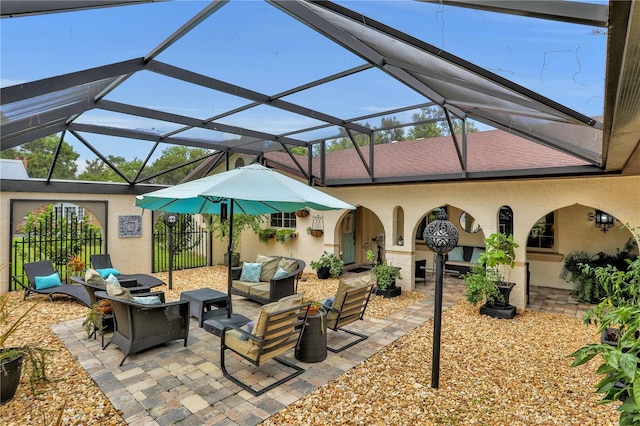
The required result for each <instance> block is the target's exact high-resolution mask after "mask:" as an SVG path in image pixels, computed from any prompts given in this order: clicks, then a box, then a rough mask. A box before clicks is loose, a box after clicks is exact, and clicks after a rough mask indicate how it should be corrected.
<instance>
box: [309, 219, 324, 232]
mask: <svg viewBox="0 0 640 426" xmlns="http://www.w3.org/2000/svg"><path fill="white" fill-rule="evenodd" d="M307 234H309V235H311V236H312V237H321V236H322V235H323V234H324V217H323V216H320V215H315V216H313V222H311V226H310V227H308V228H307Z"/></svg>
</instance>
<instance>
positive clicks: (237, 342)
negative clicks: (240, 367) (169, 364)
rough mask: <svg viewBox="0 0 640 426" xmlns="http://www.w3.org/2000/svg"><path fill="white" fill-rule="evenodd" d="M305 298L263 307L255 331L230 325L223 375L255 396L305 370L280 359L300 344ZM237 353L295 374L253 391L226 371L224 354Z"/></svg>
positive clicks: (224, 346)
mask: <svg viewBox="0 0 640 426" xmlns="http://www.w3.org/2000/svg"><path fill="white" fill-rule="evenodd" d="M308 305H310V303H307V304H302V295H298V294H294V295H292V296H287V297H284V298H282V299H280V300H279V301H277V302H272V303H269V304H266V305H263V306H262V308H261V309H260V314H259V316H258V319H257V320H256V322H255V325H254V327H253V329H252V331H248V330H246V329H245V328H241V327H238V326H235V325H227V326H225V327H224V328H223V329H222V334H221V336H220V367H221V369H222V374H223V375H224V377H226V378H227V379H229V380H231V381H232V382H233V383H235V384H237V385H238V386H240V387H241V388H242V389H244V390H246V391H248V392H250V393H251V394H252V395H256V396H257V395H261V394H263V393H265V392H267V391H269V390H271V389H273V388H275V387H276V386H280V385H281V384H283V383H285V382H287V381H289V380H291V379H293V378H294V377H296V376H298V375H300V374H302V373H303V372H304V371H305V370H304V369H303V368H301V367H299V366H297V365H295V364H293V363H291V362H289V361H288V360H286V359H284V358H282V357H280V355H284V354H285V353H287V352H289V351H290V350H292V349H295V348H296V347H298V346H299V345H300V338H301V336H302V332H303V331H304V326H305V323H306V321H307V311H306V310H303V309H302V308H303V307H304V306H308ZM227 350H230V351H232V352H235V353H236V354H237V355H239V356H240V357H241V358H243V359H244V360H246V361H248V362H250V363H251V364H253V365H255V366H257V367H259V366H261V365H262V364H264V363H265V362H267V361H269V360H270V359H273V360H275V361H277V362H279V363H280V364H283V365H285V366H287V367H289V368H291V369H293V370H294V371H293V372H292V373H291V374H289V375H287V376H285V377H282V378H281V379H279V380H277V381H276V382H274V383H271V384H269V385H268V386H266V387H264V388H262V389H258V390H256V389H254V388H252V387H251V386H250V385H248V384H246V383H244V382H243V381H241V380H240V379H239V378H237V377H235V376H233V375H231V374H230V373H229V372H228V371H227V366H226V363H225V351H227Z"/></svg>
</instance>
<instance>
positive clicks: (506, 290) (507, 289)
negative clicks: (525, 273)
mask: <svg viewBox="0 0 640 426" xmlns="http://www.w3.org/2000/svg"><path fill="white" fill-rule="evenodd" d="M515 285H516V283H500V284H498V285H497V287H498V291H499V292H500V294H501V295H502V297H503V298H504V302H501V301H499V300H496V301H495V302H494V303H493V304H489V306H491V307H497V308H506V307H507V306H509V295H510V294H511V290H512V289H513V287H515Z"/></svg>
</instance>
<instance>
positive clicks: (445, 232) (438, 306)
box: [423, 210, 458, 389]
mask: <svg viewBox="0 0 640 426" xmlns="http://www.w3.org/2000/svg"><path fill="white" fill-rule="evenodd" d="M423 237H424V242H425V244H426V245H427V247H429V249H430V250H431V251H433V252H435V253H436V260H435V262H436V294H435V302H434V312H433V356H432V360H431V387H432V388H436V389H437V388H438V383H439V381H440V333H441V330H442V280H443V275H444V254H446V253H449V252H450V251H451V250H453V248H454V247H455V246H456V245H458V230H457V229H456V227H455V226H453V224H452V223H451V222H449V221H448V220H447V213H446V212H445V211H444V210H440V212H439V213H438V219H437V220H434V221H432V222H430V223H429V224H428V225H427V227H426V228H425V230H424V234H423Z"/></svg>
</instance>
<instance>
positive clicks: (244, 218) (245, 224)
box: [209, 214, 265, 266]
mask: <svg viewBox="0 0 640 426" xmlns="http://www.w3.org/2000/svg"><path fill="white" fill-rule="evenodd" d="M264 220H265V216H260V215H248V214H235V215H233V230H232V232H233V239H232V247H231V252H232V255H231V256H232V257H231V266H238V265H239V264H240V253H238V251H237V248H238V243H239V242H240V234H241V233H242V231H244V230H245V229H251V230H252V231H253V232H255V233H256V234H258V233H259V232H260V229H261V228H260V225H261V224H262V222H264ZM230 222H231V221H229V220H226V221H224V222H221V221H220V215H210V222H209V229H210V230H211V231H213V234H214V236H215V237H216V238H217V239H218V240H220V241H223V242H225V241H228V235H229V223H230ZM228 257H229V255H228V253H225V258H224V263H225V265H228V264H229V259H228Z"/></svg>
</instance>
